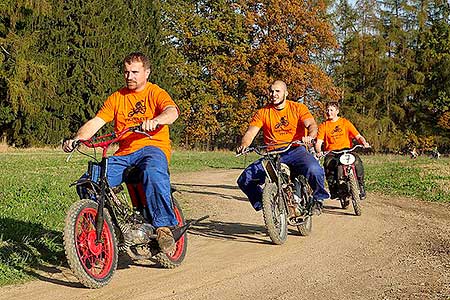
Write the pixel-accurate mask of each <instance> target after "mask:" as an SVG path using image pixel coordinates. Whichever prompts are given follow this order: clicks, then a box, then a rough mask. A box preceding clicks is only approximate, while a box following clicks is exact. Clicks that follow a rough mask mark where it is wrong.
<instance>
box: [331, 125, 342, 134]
mask: <svg viewBox="0 0 450 300" xmlns="http://www.w3.org/2000/svg"><path fill="white" fill-rule="evenodd" d="M339 132H342V128H341V127H339V125H337V126H336V127H334V129H333V130H332V131H331V133H332V134H333V133H339Z"/></svg>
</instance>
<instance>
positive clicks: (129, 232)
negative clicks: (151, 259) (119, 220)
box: [121, 223, 154, 246]
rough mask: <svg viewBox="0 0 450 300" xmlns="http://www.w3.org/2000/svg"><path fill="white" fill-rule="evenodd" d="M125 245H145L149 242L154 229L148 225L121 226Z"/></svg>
mask: <svg viewBox="0 0 450 300" xmlns="http://www.w3.org/2000/svg"><path fill="white" fill-rule="evenodd" d="M121 230H122V233H123V237H124V240H125V244H126V245H129V246H131V245H137V244H145V243H148V242H150V236H151V235H152V234H153V232H154V228H153V226H152V225H150V224H146V223H143V224H125V225H123V226H121Z"/></svg>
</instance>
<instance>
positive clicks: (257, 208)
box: [252, 201, 262, 211]
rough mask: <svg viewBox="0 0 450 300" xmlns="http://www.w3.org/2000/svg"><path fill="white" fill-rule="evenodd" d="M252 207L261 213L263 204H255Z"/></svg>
mask: <svg viewBox="0 0 450 300" xmlns="http://www.w3.org/2000/svg"><path fill="white" fill-rule="evenodd" d="M252 206H253V208H254V209H255V210H256V211H260V210H261V209H262V203H261V202H259V201H258V202H255V203H254V204H253V205H252Z"/></svg>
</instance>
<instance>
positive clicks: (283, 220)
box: [262, 182, 288, 245]
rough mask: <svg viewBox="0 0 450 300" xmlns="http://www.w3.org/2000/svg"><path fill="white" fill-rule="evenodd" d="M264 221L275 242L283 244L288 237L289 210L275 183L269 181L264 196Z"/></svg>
mask: <svg viewBox="0 0 450 300" xmlns="http://www.w3.org/2000/svg"><path fill="white" fill-rule="evenodd" d="M262 205H263V215H264V223H265V224H266V228H267V232H268V233H269V237H270V239H271V240H272V242H273V243H274V244H277V245H281V244H283V243H284V242H285V241H286V239H287V233H288V228H287V212H286V209H285V207H284V205H283V202H282V200H281V199H280V194H279V193H278V188H277V185H276V184H275V183H272V182H271V183H267V184H266V185H265V187H264V190H263V197H262Z"/></svg>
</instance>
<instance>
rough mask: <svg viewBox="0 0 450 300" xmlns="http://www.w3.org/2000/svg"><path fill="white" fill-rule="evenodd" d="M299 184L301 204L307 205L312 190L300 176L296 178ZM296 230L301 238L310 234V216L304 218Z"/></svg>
mask: <svg viewBox="0 0 450 300" xmlns="http://www.w3.org/2000/svg"><path fill="white" fill-rule="evenodd" d="M298 180H299V182H300V184H301V193H302V194H301V199H302V202H303V203H306V205H309V201H310V199H311V194H312V190H311V188H310V187H309V185H308V182H307V181H306V178H305V177H304V176H302V175H300V176H299V178H298ZM297 230H298V232H299V233H300V235H301V236H308V235H310V234H311V230H312V216H310V215H308V216H306V217H305V219H304V222H303V223H302V224H300V225H298V226H297Z"/></svg>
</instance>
